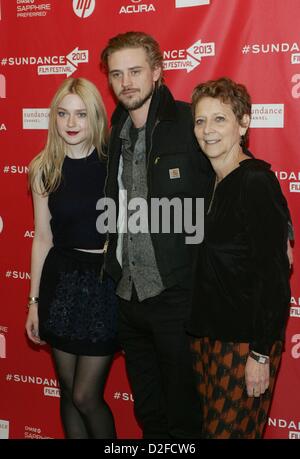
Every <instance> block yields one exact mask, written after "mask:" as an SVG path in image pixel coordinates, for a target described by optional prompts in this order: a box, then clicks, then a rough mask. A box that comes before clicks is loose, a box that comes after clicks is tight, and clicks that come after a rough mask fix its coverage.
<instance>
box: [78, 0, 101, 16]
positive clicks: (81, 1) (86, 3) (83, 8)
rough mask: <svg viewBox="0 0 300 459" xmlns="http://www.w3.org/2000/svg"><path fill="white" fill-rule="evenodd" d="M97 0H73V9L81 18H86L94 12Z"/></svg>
mask: <svg viewBox="0 0 300 459" xmlns="http://www.w3.org/2000/svg"><path fill="white" fill-rule="evenodd" d="M95 6H96V1H95V0H73V11H74V13H75V14H76V16H78V17H79V18H82V19H85V18H87V17H89V16H91V14H93V12H94V9H95Z"/></svg>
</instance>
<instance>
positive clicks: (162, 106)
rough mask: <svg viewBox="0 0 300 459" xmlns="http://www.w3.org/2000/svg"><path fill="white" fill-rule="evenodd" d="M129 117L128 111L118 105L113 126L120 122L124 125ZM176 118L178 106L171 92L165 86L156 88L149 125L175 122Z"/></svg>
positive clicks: (112, 121) (112, 122)
mask: <svg viewBox="0 0 300 459" xmlns="http://www.w3.org/2000/svg"><path fill="white" fill-rule="evenodd" d="M127 116H128V111H127V110H126V109H125V108H124V107H123V106H122V105H121V104H118V105H117V107H116V109H115V111H114V113H113V114H112V117H111V124H112V126H114V125H116V124H119V123H120V122H123V123H124V122H125V120H126V118H127ZM175 118H176V104H175V100H174V98H173V96H172V94H171V92H170V91H169V89H168V88H167V86H165V85H161V86H159V87H157V88H155V90H154V93H153V96H152V99H151V103H150V108H149V113H148V118H147V124H148V123H150V124H152V123H153V122H154V120H159V121H162V120H173V119H175Z"/></svg>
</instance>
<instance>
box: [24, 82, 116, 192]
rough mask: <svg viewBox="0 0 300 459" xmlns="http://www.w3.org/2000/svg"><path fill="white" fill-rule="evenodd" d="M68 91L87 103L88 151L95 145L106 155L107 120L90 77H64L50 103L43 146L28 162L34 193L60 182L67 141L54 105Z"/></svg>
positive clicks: (56, 104)
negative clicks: (58, 125)
mask: <svg viewBox="0 0 300 459" xmlns="http://www.w3.org/2000/svg"><path fill="white" fill-rule="evenodd" d="M69 94H76V95H77V96H79V97H80V98H81V99H82V101H83V103H84V105H85V107H86V111H87V119H88V124H89V134H88V138H87V140H86V149H87V151H89V150H90V148H91V147H92V145H94V146H95V147H96V149H97V152H98V155H99V157H100V159H103V160H104V159H106V155H105V152H104V147H105V145H106V143H107V139H108V123H107V115H106V110H105V107H104V104H103V100H102V97H101V95H100V93H99V91H98V89H97V88H96V86H95V85H94V84H93V83H92V82H91V81H89V80H86V79H85V78H67V79H66V80H65V81H64V82H63V83H62V84H61V85H60V87H59V88H58V90H57V92H56V94H55V95H54V97H53V99H52V102H51V105H50V114H49V127H48V137H47V143H46V146H45V148H44V149H43V150H42V151H41V152H40V153H39V154H38V155H37V156H36V157H35V158H34V159H33V160H32V161H31V163H30V164H29V183H30V186H31V189H32V190H34V191H35V192H37V193H41V194H48V193H51V192H53V191H55V190H56V189H57V187H58V186H59V184H60V182H61V177H62V165H63V162H64V158H65V156H66V153H67V145H66V143H65V142H64V140H63V139H62V138H61V137H60V136H59V134H58V131H57V123H56V120H57V108H58V107H59V104H60V102H61V101H62V99H63V98H64V97H65V96H67V95H69Z"/></svg>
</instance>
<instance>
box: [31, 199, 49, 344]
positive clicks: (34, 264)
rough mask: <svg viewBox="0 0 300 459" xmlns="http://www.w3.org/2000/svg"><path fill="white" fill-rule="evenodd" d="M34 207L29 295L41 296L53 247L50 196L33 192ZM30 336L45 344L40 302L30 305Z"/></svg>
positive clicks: (35, 340)
mask: <svg viewBox="0 0 300 459" xmlns="http://www.w3.org/2000/svg"><path fill="white" fill-rule="evenodd" d="M32 196H33V207H34V228H35V231H34V238H33V243H32V251H31V282H30V292H29V296H31V297H38V296H39V285H40V279H41V273H42V269H43V265H44V261H45V258H46V256H47V254H48V252H49V250H50V248H51V247H52V245H53V243H52V231H51V227H50V219H51V214H50V211H49V208H48V196H43V195H41V194H38V193H36V192H35V191H33V192H32ZM25 328H26V331H27V335H28V338H29V339H30V340H31V341H33V342H34V343H36V344H44V343H43V342H42V341H41V340H40V338H39V323H38V303H33V304H31V305H30V306H29V309H28V316H27V320H26V325H25Z"/></svg>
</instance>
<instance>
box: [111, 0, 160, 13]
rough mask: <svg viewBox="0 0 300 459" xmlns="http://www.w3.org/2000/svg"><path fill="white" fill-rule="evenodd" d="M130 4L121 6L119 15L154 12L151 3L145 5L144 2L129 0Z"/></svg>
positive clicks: (141, 0) (142, 0)
mask: <svg viewBox="0 0 300 459" xmlns="http://www.w3.org/2000/svg"><path fill="white" fill-rule="evenodd" d="M128 1H129V0H128ZM130 2H131V3H127V4H126V5H123V6H121V8H120V11H119V14H132V13H150V12H151V11H156V9H155V6H154V4H153V3H150V2H147V3H146V2H145V1H144V0H130Z"/></svg>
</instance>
